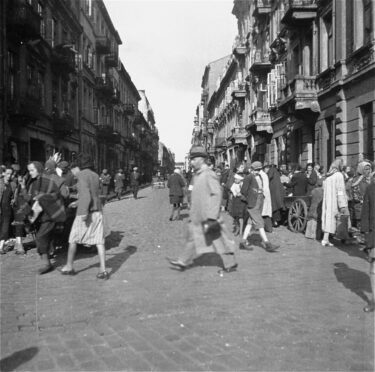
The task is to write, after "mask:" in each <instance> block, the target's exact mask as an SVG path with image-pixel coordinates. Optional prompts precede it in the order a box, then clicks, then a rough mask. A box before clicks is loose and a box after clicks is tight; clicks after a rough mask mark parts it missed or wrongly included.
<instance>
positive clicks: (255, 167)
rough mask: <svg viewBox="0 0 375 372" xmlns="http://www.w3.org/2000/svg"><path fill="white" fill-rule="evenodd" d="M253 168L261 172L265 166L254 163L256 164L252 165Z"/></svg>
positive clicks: (258, 162)
mask: <svg viewBox="0 0 375 372" xmlns="http://www.w3.org/2000/svg"><path fill="white" fill-rule="evenodd" d="M251 168H252V169H254V170H259V169H262V168H263V165H262V163H261V162H260V161H254V163H252V164H251Z"/></svg>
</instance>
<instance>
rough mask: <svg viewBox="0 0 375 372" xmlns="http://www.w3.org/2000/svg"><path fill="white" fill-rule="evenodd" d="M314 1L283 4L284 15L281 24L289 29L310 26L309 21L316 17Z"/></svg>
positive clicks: (295, 1)
mask: <svg viewBox="0 0 375 372" xmlns="http://www.w3.org/2000/svg"><path fill="white" fill-rule="evenodd" d="M317 9H318V5H317V1H316V0H288V1H286V2H285V14H284V17H283V18H282V19H281V22H282V23H284V24H285V25H287V26H289V27H294V26H298V27H300V26H303V25H306V26H310V25H311V24H310V23H309V22H306V21H309V20H313V19H314V18H315V17H316V12H317Z"/></svg>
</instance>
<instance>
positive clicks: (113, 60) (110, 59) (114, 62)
mask: <svg viewBox="0 0 375 372" xmlns="http://www.w3.org/2000/svg"><path fill="white" fill-rule="evenodd" d="M105 64H106V66H107V67H117V66H118V53H111V54H110V55H108V56H105Z"/></svg>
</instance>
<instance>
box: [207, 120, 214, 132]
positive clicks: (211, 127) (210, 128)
mask: <svg viewBox="0 0 375 372" xmlns="http://www.w3.org/2000/svg"><path fill="white" fill-rule="evenodd" d="M214 131H215V127H214V125H213V124H212V123H211V122H208V124H207V133H208V134H213V133H214Z"/></svg>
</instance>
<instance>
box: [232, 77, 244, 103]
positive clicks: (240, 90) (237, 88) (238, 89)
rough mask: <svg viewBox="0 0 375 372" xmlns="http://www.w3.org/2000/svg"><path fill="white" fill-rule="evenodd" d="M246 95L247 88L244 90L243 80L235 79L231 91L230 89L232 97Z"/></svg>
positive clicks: (236, 97)
mask: <svg viewBox="0 0 375 372" xmlns="http://www.w3.org/2000/svg"><path fill="white" fill-rule="evenodd" d="M246 95H247V90H246V83H244V82H242V81H241V82H238V81H236V83H235V85H234V87H233V91H232V97H233V98H235V99H242V98H245V97H246Z"/></svg>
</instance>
